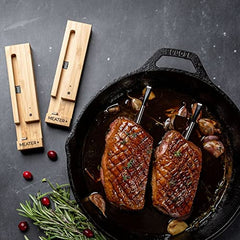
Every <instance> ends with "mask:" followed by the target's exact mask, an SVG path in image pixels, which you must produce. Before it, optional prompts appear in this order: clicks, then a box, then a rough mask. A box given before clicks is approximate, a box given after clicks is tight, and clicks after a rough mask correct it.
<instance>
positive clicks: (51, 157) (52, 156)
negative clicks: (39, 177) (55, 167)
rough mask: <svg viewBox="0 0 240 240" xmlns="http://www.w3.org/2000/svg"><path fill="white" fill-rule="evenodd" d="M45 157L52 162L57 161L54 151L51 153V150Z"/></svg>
mask: <svg viewBox="0 0 240 240" xmlns="http://www.w3.org/2000/svg"><path fill="white" fill-rule="evenodd" d="M47 155H48V157H49V158H50V159H51V160H53V161H56V160H57V153H56V152H55V151H53V150H51V151H48V153H47Z"/></svg>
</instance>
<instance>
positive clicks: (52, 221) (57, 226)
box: [17, 179, 106, 240]
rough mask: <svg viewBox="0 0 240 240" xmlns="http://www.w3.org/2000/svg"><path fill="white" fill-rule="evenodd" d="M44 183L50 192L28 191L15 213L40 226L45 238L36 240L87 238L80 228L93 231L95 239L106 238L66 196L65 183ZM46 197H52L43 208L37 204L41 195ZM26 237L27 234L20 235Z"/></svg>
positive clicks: (68, 188)
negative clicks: (35, 194) (33, 192)
mask: <svg viewBox="0 0 240 240" xmlns="http://www.w3.org/2000/svg"><path fill="white" fill-rule="evenodd" d="M43 182H48V184H49V186H50V187H51V189H52V191H50V192H47V193H44V194H41V193H37V196H33V195H31V194H29V198H30V200H31V201H26V202H25V204H23V203H20V207H21V208H19V209H17V211H18V212H19V215H21V216H23V217H27V218H30V219H31V220H33V224H35V225H37V226H38V227H39V228H41V229H42V230H43V231H44V233H45V234H46V237H47V238H46V237H42V236H41V237H39V239H40V240H50V239H65V240H87V239H88V238H87V237H86V236H85V235H83V230H84V229H90V230H91V231H92V232H93V233H94V238H91V239H96V240H106V238H105V236H104V235H102V234H101V233H100V232H98V231H97V230H96V228H95V227H94V226H93V225H92V223H91V222H89V220H88V219H87V217H86V216H85V215H84V214H83V213H82V211H81V210H80V208H79V206H78V204H77V203H76V201H75V200H71V199H70V186H69V184H63V185H59V184H56V186H53V184H52V183H51V182H50V181H49V180H47V179H43ZM44 196H49V197H50V199H51V200H52V206H53V207H52V208H47V207H45V206H43V205H42V204H41V198H42V197H44ZM24 237H25V239H28V238H27V236H24Z"/></svg>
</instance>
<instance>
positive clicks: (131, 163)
mask: <svg viewBox="0 0 240 240" xmlns="http://www.w3.org/2000/svg"><path fill="white" fill-rule="evenodd" d="M133 163H134V159H133V158H132V159H131V160H130V161H129V162H128V163H127V169H129V168H131V167H132V166H133Z"/></svg>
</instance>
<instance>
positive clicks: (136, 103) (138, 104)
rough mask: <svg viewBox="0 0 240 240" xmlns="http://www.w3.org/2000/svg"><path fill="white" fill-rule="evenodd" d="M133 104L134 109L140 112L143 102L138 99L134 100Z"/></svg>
mask: <svg viewBox="0 0 240 240" xmlns="http://www.w3.org/2000/svg"><path fill="white" fill-rule="evenodd" d="M131 103H132V108H133V109H134V110H136V111H137V112H138V111H139V110H140V108H141V106H142V101H141V100H140V99H137V98H132V101H131Z"/></svg>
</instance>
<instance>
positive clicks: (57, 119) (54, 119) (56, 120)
mask: <svg viewBox="0 0 240 240" xmlns="http://www.w3.org/2000/svg"><path fill="white" fill-rule="evenodd" d="M48 119H49V120H51V121H54V122H62V123H63V122H67V120H65V119H63V118H59V117H52V116H48Z"/></svg>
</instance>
